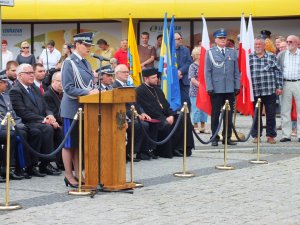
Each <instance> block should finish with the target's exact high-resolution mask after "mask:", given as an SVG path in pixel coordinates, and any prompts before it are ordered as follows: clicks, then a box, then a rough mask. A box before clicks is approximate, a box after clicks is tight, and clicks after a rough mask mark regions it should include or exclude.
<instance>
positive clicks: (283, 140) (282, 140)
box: [280, 138, 291, 142]
mask: <svg viewBox="0 0 300 225" xmlns="http://www.w3.org/2000/svg"><path fill="white" fill-rule="evenodd" d="M288 141H291V139H290V138H281V139H280V142H288Z"/></svg>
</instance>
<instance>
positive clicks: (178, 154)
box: [173, 150, 183, 157]
mask: <svg viewBox="0 0 300 225" xmlns="http://www.w3.org/2000/svg"><path fill="white" fill-rule="evenodd" d="M173 155H174V156H177V157H183V154H181V153H180V152H179V151H178V150H174V151H173Z"/></svg>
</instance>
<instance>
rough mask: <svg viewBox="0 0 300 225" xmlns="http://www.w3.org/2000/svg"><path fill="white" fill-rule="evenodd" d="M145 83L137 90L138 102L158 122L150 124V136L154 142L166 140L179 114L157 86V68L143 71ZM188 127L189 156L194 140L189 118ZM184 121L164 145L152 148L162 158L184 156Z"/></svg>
mask: <svg viewBox="0 0 300 225" xmlns="http://www.w3.org/2000/svg"><path fill="white" fill-rule="evenodd" d="M142 75H143V78H144V83H143V84H141V85H140V86H139V87H137V88H136V93H137V102H138V103H139V104H140V105H141V107H142V108H143V110H144V111H145V113H147V114H148V115H149V116H150V117H151V118H152V119H155V120H158V121H159V122H157V121H150V122H149V131H150V136H151V137H152V139H153V140H156V141H161V140H163V139H165V138H166V137H167V136H168V134H169V133H170V132H171V131H172V128H173V127H174V125H175V124H176V121H177V118H178V114H177V112H173V111H172V109H171V108H170V104H169V102H168V101H167V99H166V98H165V95H164V93H163V91H162V90H161V89H160V88H159V87H158V86H157V83H158V78H157V70H156V69H155V68H150V69H145V70H143V71H142ZM187 121H188V125H187V155H188V156H190V155H191V154H192V151H191V150H192V148H194V139H193V134H192V124H191V121H190V119H189V118H188V120H187ZM183 127H184V121H183V119H182V120H181V122H180V125H179V127H178V128H177V130H176V131H175V133H174V135H173V136H172V138H171V139H170V141H168V142H167V143H165V144H163V145H153V146H152V148H153V149H155V152H156V154H157V155H159V156H160V157H165V158H172V157H173V156H179V157H180V156H183V133H184V131H183Z"/></svg>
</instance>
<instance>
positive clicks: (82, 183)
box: [75, 177, 85, 185]
mask: <svg viewBox="0 0 300 225" xmlns="http://www.w3.org/2000/svg"><path fill="white" fill-rule="evenodd" d="M75 180H76V181H77V182H78V181H79V179H78V178H77V177H75ZM81 185H85V182H84V181H81Z"/></svg>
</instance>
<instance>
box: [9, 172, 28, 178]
mask: <svg viewBox="0 0 300 225" xmlns="http://www.w3.org/2000/svg"><path fill="white" fill-rule="evenodd" d="M9 179H10V180H22V179H24V177H23V176H18V175H17V174H15V173H14V172H12V171H11V172H9Z"/></svg>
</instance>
